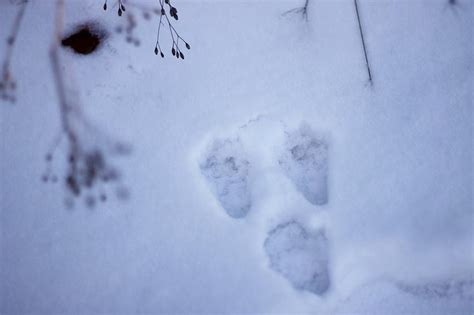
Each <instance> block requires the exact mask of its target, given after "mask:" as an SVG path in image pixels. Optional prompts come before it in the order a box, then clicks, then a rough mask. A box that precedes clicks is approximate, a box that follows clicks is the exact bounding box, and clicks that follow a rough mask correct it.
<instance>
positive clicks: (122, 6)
mask: <svg viewBox="0 0 474 315" xmlns="http://www.w3.org/2000/svg"><path fill="white" fill-rule="evenodd" d="M120 8H121V9H122V11H123V12H125V11H127V10H125V7H124V5H123V4H121V5H120Z"/></svg>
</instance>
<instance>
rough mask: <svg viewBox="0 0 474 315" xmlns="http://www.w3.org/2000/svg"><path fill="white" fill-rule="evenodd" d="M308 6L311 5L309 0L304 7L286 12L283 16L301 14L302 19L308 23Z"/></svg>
mask: <svg viewBox="0 0 474 315" xmlns="http://www.w3.org/2000/svg"><path fill="white" fill-rule="evenodd" d="M308 5H309V0H305V2H304V5H303V6H302V7H298V8H294V9H291V10H288V11H286V12H285V13H283V14H282V15H288V14H290V13H294V14H301V17H302V18H303V19H304V20H306V21H308Z"/></svg>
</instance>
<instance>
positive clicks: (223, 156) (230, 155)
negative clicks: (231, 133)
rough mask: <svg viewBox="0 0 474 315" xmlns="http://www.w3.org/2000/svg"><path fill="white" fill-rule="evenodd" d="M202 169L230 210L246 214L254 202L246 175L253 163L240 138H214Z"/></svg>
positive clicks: (231, 213) (226, 209)
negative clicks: (245, 154) (247, 155)
mask: <svg viewBox="0 0 474 315" xmlns="http://www.w3.org/2000/svg"><path fill="white" fill-rule="evenodd" d="M200 169H201V173H202V174H203V175H204V176H205V177H206V179H207V181H208V183H209V184H210V186H211V188H212V190H213V192H214V195H215V197H216V198H217V199H218V200H219V202H220V204H221V205H222V207H223V208H224V210H225V211H226V212H227V214H228V215H229V216H231V217H233V218H243V217H245V216H246V215H247V213H248V212H249V210H250V207H251V205H252V200H251V197H250V192H249V189H248V179H247V178H248V174H249V169H250V163H249V161H248V160H247V159H246V158H245V157H244V151H243V147H242V144H241V143H240V141H239V140H238V139H237V140H231V139H226V140H215V141H214V142H213V144H212V145H211V147H210V149H209V151H208V152H207V154H206V155H205V159H204V161H203V162H202V163H201V164H200Z"/></svg>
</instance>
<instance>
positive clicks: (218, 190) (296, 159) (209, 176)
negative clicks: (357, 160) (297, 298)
mask: <svg viewBox="0 0 474 315" xmlns="http://www.w3.org/2000/svg"><path fill="white" fill-rule="evenodd" d="M239 132H240V133H239V136H238V137H237V138H236V139H230V138H227V139H225V140H214V141H213V142H212V143H211V144H210V146H209V147H208V149H207V150H206V151H205V152H204V154H203V157H202V160H201V163H200V164H199V168H200V171H201V174H202V175H203V176H204V177H205V178H206V180H207V183H208V184H209V185H210V186H211V189H212V191H213V193H214V196H215V198H216V199H217V200H218V201H219V203H220V204H221V205H222V207H223V208H224V210H225V211H226V212H227V214H228V215H229V216H231V217H233V218H244V217H245V216H246V215H247V214H248V213H249V211H250V210H252V211H253V207H255V204H256V202H253V200H252V191H253V189H254V188H255V187H254V185H253V184H252V187H250V184H249V180H248V178H249V174H250V172H252V173H253V174H259V175H261V176H258V177H255V178H254V179H255V181H257V182H258V183H260V184H261V185H259V187H260V189H262V187H268V186H274V185H279V184H278V183H277V182H275V183H273V182H272V183H269V182H267V181H268V180H273V179H275V178H281V179H282V180H284V179H285V176H286V177H287V178H289V179H290V180H291V181H292V182H293V184H294V185H295V186H296V190H294V191H290V192H289V193H291V194H295V193H296V194H299V193H301V194H302V195H303V196H304V197H305V199H306V200H307V201H308V202H309V203H310V204H311V205H322V204H325V203H327V202H328V192H327V191H328V190H327V176H328V167H327V165H328V156H327V155H328V145H327V142H326V141H325V140H324V139H323V138H322V137H318V136H317V135H316V134H315V133H314V132H313V131H312V130H311V128H310V127H308V126H303V127H300V128H298V129H296V130H294V131H291V132H286V131H285V128H284V127H283V124H281V122H279V121H264V117H262V116H259V117H258V118H257V119H255V120H250V121H249V122H248V123H246V124H244V125H243V126H241V127H240V129H239ZM278 132H280V134H278ZM285 134H286V137H285ZM268 143H273V146H270V145H268ZM265 144H266V145H267V146H269V147H265ZM281 148H283V149H281ZM274 149H276V150H274ZM246 150H250V152H249V153H252V155H249V156H252V158H253V159H255V160H252V159H250V158H248V156H247V155H246V154H245V152H246ZM282 151H283V152H284V153H283V154H281V155H280V156H278V152H282ZM269 157H270V158H269ZM278 157H279V158H278ZM266 172H273V173H270V175H272V176H270V177H266V176H265V173H266ZM275 173H280V174H281V176H278V175H276V174H275ZM275 176H276V177H275ZM269 178H270V179H269ZM255 189H256V188H255ZM272 193H275V191H271V189H270V199H272V198H271V194H272ZM255 195H258V193H255ZM260 195H261V191H260ZM259 203H260V202H259ZM255 210H258V209H255ZM285 211H286V210H285ZM263 215H265V214H263ZM311 215H313V216H314V215H317V214H315V213H313V214H311ZM291 218H293V219H291ZM294 218H295V216H294V215H292V216H290V220H285V221H284V222H283V223H280V224H278V225H277V226H276V227H275V228H273V229H272V230H271V231H270V232H268V234H267V235H266V239H265V241H264V244H263V250H264V251H265V253H266V255H267V257H268V259H269V267H270V268H271V269H272V270H274V271H275V272H277V273H279V274H280V275H282V276H283V277H285V278H286V279H287V280H288V281H289V282H290V284H291V285H292V286H293V287H294V288H295V289H298V290H305V291H308V292H311V293H314V294H316V295H323V294H324V293H326V292H327V291H328V289H329V287H330V276H329V266H328V263H329V261H328V258H329V254H328V253H329V248H328V239H327V237H326V231H325V229H324V228H321V229H319V230H317V231H311V230H309V229H307V228H306V227H305V226H303V225H302V224H301V223H299V222H298V221H296V220H295V219H294Z"/></svg>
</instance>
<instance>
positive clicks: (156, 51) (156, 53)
mask: <svg viewBox="0 0 474 315" xmlns="http://www.w3.org/2000/svg"><path fill="white" fill-rule="evenodd" d="M155 55H158V47H155Z"/></svg>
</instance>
